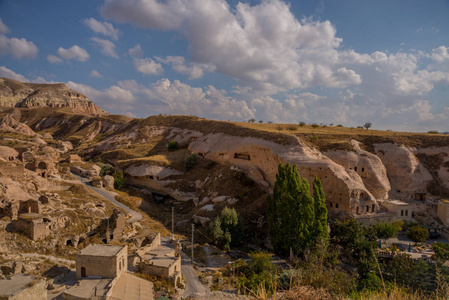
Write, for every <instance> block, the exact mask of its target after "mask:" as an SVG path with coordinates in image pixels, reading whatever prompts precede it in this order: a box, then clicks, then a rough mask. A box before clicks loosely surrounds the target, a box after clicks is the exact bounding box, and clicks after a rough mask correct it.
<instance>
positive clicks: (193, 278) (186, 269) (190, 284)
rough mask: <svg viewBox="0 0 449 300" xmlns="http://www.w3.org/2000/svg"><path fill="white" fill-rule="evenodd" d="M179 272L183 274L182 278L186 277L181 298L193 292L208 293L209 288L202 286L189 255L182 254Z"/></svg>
mask: <svg viewBox="0 0 449 300" xmlns="http://www.w3.org/2000/svg"><path fill="white" fill-rule="evenodd" d="M181 272H182V274H183V275H184V278H185V279H186V290H185V291H184V293H183V294H182V295H181V298H185V297H188V296H190V295H192V294H195V293H198V294H206V293H209V288H207V287H206V286H204V285H203V284H202V283H201V282H200V280H199V279H198V276H197V275H196V272H195V269H194V268H193V266H192V262H191V260H190V257H188V256H187V255H185V254H184V253H183V254H182V260H181Z"/></svg>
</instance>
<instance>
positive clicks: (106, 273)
mask: <svg viewBox="0 0 449 300" xmlns="http://www.w3.org/2000/svg"><path fill="white" fill-rule="evenodd" d="M127 270H128V246H127V245H125V246H111V245H89V246H87V247H86V248H84V249H83V250H81V251H80V252H79V253H78V254H77V255H76V278H77V279H78V282H77V284H75V285H74V286H72V287H71V288H70V289H68V290H67V291H65V292H64V293H63V294H62V299H65V300H83V299H86V300H87V299H96V300H107V299H114V300H119V299H123V300H144V299H145V300H153V283H152V282H150V281H148V280H145V279H142V278H139V277H136V276H134V275H132V274H130V273H128V272H127Z"/></svg>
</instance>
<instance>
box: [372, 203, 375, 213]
mask: <svg viewBox="0 0 449 300" xmlns="http://www.w3.org/2000/svg"><path fill="white" fill-rule="evenodd" d="M374 207H375V205H374V204H373V205H372V206H371V211H372V212H374Z"/></svg>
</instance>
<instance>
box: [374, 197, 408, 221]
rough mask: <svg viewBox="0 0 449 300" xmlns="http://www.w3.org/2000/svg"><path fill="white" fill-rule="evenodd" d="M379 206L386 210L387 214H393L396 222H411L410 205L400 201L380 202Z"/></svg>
mask: <svg viewBox="0 0 449 300" xmlns="http://www.w3.org/2000/svg"><path fill="white" fill-rule="evenodd" d="M380 204H381V205H382V206H383V207H385V208H386V209H387V211H388V212H391V213H395V214H396V219H397V220H411V219H412V217H413V208H412V206H411V205H410V203H407V202H403V201H400V200H386V201H381V202H380Z"/></svg>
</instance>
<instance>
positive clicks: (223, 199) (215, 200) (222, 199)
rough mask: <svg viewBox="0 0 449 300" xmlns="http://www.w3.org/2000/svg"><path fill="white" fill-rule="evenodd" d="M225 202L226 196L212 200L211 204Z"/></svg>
mask: <svg viewBox="0 0 449 300" xmlns="http://www.w3.org/2000/svg"><path fill="white" fill-rule="evenodd" d="M224 201H226V196H218V197H215V198H214V199H212V203H221V202H224Z"/></svg>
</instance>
